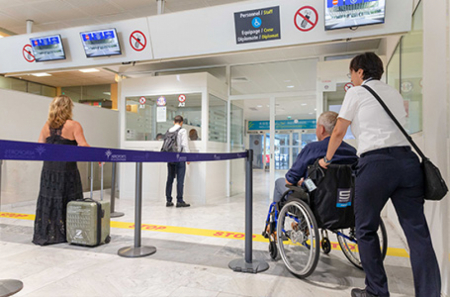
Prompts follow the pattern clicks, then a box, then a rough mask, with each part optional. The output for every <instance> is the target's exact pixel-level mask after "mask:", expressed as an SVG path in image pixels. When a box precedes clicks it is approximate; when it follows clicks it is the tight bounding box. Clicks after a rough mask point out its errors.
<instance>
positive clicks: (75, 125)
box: [64, 120, 81, 129]
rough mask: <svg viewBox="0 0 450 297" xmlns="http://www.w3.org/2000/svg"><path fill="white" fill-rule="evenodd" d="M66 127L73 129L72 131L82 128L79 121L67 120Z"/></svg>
mask: <svg viewBox="0 0 450 297" xmlns="http://www.w3.org/2000/svg"><path fill="white" fill-rule="evenodd" d="M64 127H67V128H71V129H77V128H79V127H81V125H80V123H78V122H77V121H74V120H67V121H66V124H65V125H64Z"/></svg>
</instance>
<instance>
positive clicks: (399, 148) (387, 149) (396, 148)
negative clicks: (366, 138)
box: [361, 146, 411, 158]
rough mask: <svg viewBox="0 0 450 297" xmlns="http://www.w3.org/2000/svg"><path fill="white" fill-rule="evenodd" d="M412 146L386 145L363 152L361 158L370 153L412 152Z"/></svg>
mask: <svg viewBox="0 0 450 297" xmlns="http://www.w3.org/2000/svg"><path fill="white" fill-rule="evenodd" d="M410 151H411V147H410V146H391V147H385V148H381V149H377V150H373V151H368V152H365V153H363V154H361V158H363V157H365V156H369V155H380V154H382V155H389V154H395V153H405V152H410Z"/></svg>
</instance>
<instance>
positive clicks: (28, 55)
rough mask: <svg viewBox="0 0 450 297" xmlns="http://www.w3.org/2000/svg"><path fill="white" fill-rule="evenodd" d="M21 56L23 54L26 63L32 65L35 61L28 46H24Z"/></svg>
mask: <svg viewBox="0 0 450 297" xmlns="http://www.w3.org/2000/svg"><path fill="white" fill-rule="evenodd" d="M22 54H23V57H24V58H25V60H27V62H30V63H33V62H34V60H36V59H35V58H34V56H33V54H32V53H31V45H30V44H26V45H25V46H24V47H23V49H22Z"/></svg>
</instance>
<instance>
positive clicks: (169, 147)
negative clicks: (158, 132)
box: [161, 127, 181, 153]
mask: <svg viewBox="0 0 450 297" xmlns="http://www.w3.org/2000/svg"><path fill="white" fill-rule="evenodd" d="M180 129H181V127H180V128H178V129H177V130H175V131H173V132H169V130H167V132H166V134H165V135H164V142H163V145H162V148H161V152H176V153H178V141H177V139H178V131H180Z"/></svg>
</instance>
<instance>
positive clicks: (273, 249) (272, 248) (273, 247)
mask: <svg viewBox="0 0 450 297" xmlns="http://www.w3.org/2000/svg"><path fill="white" fill-rule="evenodd" d="M269 255H270V258H272V260H276V259H277V256H278V249H277V243H276V242H275V241H270V242H269Z"/></svg>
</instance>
